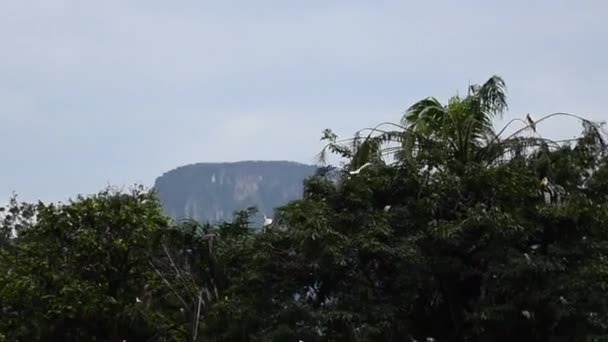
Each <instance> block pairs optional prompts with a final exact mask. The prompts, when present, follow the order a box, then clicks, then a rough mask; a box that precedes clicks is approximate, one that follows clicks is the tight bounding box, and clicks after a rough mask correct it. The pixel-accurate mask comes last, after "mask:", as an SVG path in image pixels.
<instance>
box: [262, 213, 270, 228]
mask: <svg viewBox="0 0 608 342" xmlns="http://www.w3.org/2000/svg"><path fill="white" fill-rule="evenodd" d="M271 224H272V219H271V218H270V217H268V216H266V214H264V223H263V224H262V227H263V228H264V230H266V228H268V227H269V226H270V225H271Z"/></svg>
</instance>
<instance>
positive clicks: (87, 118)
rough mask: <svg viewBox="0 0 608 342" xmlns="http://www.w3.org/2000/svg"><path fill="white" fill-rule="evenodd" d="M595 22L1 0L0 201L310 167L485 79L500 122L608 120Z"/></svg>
mask: <svg viewBox="0 0 608 342" xmlns="http://www.w3.org/2000/svg"><path fill="white" fill-rule="evenodd" d="M607 15H608V2H606V1H605V0H597V1H594V0H579V1H572V0H569V1H563V0H511V1H487V0H486V1H481V0H479V1H474V0H461V1H448V0H444V1H436V0H426V1H406V0H401V1H388V0H386V1H385V0H374V1H371V0H368V1H359V0H348V1H341V0H335V1H332V0H307V1H286V0H282V1H278V0H277V1H271V0H256V1H251V0H239V1H237V0H222V1H219V0H218V1H204V0H192V1H190V0H175V1H160V0H103V1H82V0H53V1H48V0H40V1H35V0H19V1H13V0H0V16H1V20H0V147H1V148H2V150H3V151H2V155H1V156H2V163H1V164H0V165H1V167H0V199H4V198H8V197H9V196H10V194H11V193H12V192H13V191H14V192H16V193H17V194H18V195H19V198H20V199H21V200H26V201H35V200H39V199H40V200H43V201H65V200H66V199H68V198H70V197H74V196H76V195H77V194H90V193H95V192H97V191H98V190H101V189H102V188H104V187H105V186H108V185H116V186H127V187H128V186H130V185H133V184H135V183H140V184H144V185H147V186H152V185H153V182H154V179H155V178H156V177H158V176H160V175H161V174H162V173H164V172H166V171H169V170H170V169H173V168H175V167H177V166H180V165H184V164H190V163H196V162H222V161H237V160H294V161H298V162H303V163H313V162H314V161H315V155H316V154H317V153H318V152H319V151H320V149H321V147H322V143H321V142H320V141H319V138H320V137H321V132H322V130H323V129H325V128H332V129H333V130H334V131H335V132H337V133H338V134H339V135H341V136H349V135H352V134H353V133H354V132H355V131H356V130H358V129H360V128H363V127H369V126H373V125H374V124H376V123H379V122H382V121H387V120H389V121H398V120H399V119H400V117H401V116H402V114H403V112H404V111H405V110H406V109H407V108H408V106H409V105H411V104H412V103H413V102H415V101H416V100H419V99H422V98H424V97H427V96H436V97H438V98H439V99H441V100H446V99H447V98H448V97H449V96H451V95H454V94H457V93H465V92H466V89H467V86H468V85H469V84H471V83H482V82H484V81H485V80H487V79H488V78H489V77H490V76H492V75H494V74H497V75H500V76H502V77H503V78H504V80H505V81H506V83H507V86H508V100H509V104H510V110H509V112H508V113H507V114H506V117H505V118H504V120H506V119H509V118H512V117H521V118H523V117H524V116H525V114H526V113H528V112H529V113H532V116H536V117H539V116H542V115H545V114H548V113H552V112H556V111H565V112H572V113H576V114H580V115H583V116H586V117H587V118H590V119H594V120H605V119H608V114H607V113H606V110H605V106H604V102H605V101H606V92H607V91H608V88H607V85H608V59H607V58H606V54H607V53H608V21H606V20H605V18H606V16H607ZM539 131H540V132H541V133H542V134H543V135H546V136H549V137H554V136H555V137H572V136H573V135H575V134H577V133H578V132H579V131H580V125H579V124H578V123H576V122H573V121H571V120H570V121H568V120H556V121H553V122H549V123H546V124H545V123H543V126H542V127H539Z"/></svg>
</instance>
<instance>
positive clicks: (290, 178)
mask: <svg viewBox="0 0 608 342" xmlns="http://www.w3.org/2000/svg"><path fill="white" fill-rule="evenodd" d="M316 170H317V167H316V166H312V165H305V164H300V163H295V162H289V161H242V162H234V163H198V164H192V165H186V166H181V167H178V168H176V169H174V170H171V171H169V172H166V173H165V174H163V175H162V176H161V177H159V178H158V179H156V182H155V184H154V189H155V190H156V192H157V193H158V196H159V198H160V201H161V203H162V205H163V208H164V210H165V213H166V214H167V215H169V216H170V217H172V218H174V219H177V220H179V219H183V218H192V219H195V220H197V221H201V222H206V221H210V222H218V221H223V220H229V219H231V217H232V213H233V212H234V211H236V210H243V209H246V208H247V207H250V206H256V207H257V208H258V210H259V212H260V213H267V214H268V215H271V214H272V211H273V209H274V208H276V207H278V206H281V205H283V204H285V203H287V202H289V201H291V200H294V199H297V198H300V197H301V196H302V189H303V181H304V179H306V178H307V177H309V176H312V175H313V174H314V173H315V172H316Z"/></svg>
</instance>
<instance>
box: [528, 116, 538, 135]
mask: <svg viewBox="0 0 608 342" xmlns="http://www.w3.org/2000/svg"><path fill="white" fill-rule="evenodd" d="M526 120H527V121H528V125H529V126H530V128H532V130H533V131H534V132H536V122H534V120H532V117H531V116H530V113H528V114H526Z"/></svg>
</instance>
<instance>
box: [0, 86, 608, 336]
mask: <svg viewBox="0 0 608 342" xmlns="http://www.w3.org/2000/svg"><path fill="white" fill-rule="evenodd" d="M503 88H504V86H503V84H502V80H500V79H499V78H492V79H491V80H490V81H488V82H487V83H485V84H484V85H483V86H479V87H477V86H474V87H472V89H471V90H470V92H469V93H468V94H467V96H466V97H460V98H459V97H455V98H452V99H450V101H449V102H448V104H447V105H443V104H441V103H439V102H437V101H436V100H434V99H425V100H423V101H421V102H419V103H417V104H415V105H414V106H413V107H412V108H411V110H410V111H408V112H407V113H406V115H405V117H404V120H403V122H402V123H401V124H399V125H397V124H385V125H382V126H379V128H376V129H372V130H366V131H362V132H361V133H360V134H358V135H357V136H356V137H355V138H354V139H348V140H346V141H344V142H341V141H339V140H338V139H337V137H336V136H335V135H334V134H333V133H332V132H331V131H326V132H325V138H326V139H327V140H328V143H329V144H328V146H327V149H326V150H327V151H330V152H334V153H339V154H341V155H342V156H344V157H345V158H347V160H348V161H349V164H348V166H347V170H351V171H352V170H355V169H358V168H359V167H360V166H362V165H365V164H366V163H370V164H369V165H368V166H367V167H365V168H364V169H362V170H361V172H359V173H358V174H353V175H349V174H348V173H347V172H346V171H344V172H343V173H344V177H343V178H342V179H341V180H340V181H338V182H335V181H333V180H329V179H327V177H325V176H324V175H323V173H321V174H319V175H317V176H315V177H311V178H309V179H307V180H306V182H305V185H304V193H303V198H302V199H300V200H296V201H292V202H290V203H289V204H287V205H285V206H283V207H281V208H279V209H278V210H277V215H276V217H274V219H275V222H274V223H273V225H272V226H270V227H269V228H268V229H266V230H265V232H263V233H260V232H256V231H253V230H252V229H250V228H251V225H249V224H248V219H249V218H248V217H249V215H250V214H252V213H251V212H241V213H239V214H238V215H236V216H235V218H234V220H233V222H231V223H223V224H220V225H218V226H200V225H198V224H196V223H194V222H190V221H186V222H183V223H181V224H179V225H173V224H171V223H169V222H168V220H167V219H166V218H165V217H164V216H163V215H162V211H161V208H160V206H159V204H158V203H157V201H156V200H155V199H154V196H153V195H152V194H148V193H146V192H144V191H142V190H136V191H134V192H132V193H129V194H122V193H113V192H102V193H100V194H99V195H97V196H94V197H91V198H79V199H77V200H75V201H74V202H72V203H68V204H65V205H43V204H38V205H34V206H29V205H21V204H18V203H13V205H11V206H10V208H9V209H7V210H8V214H6V215H5V217H4V221H3V224H2V232H3V234H2V236H3V239H2V246H3V247H2V251H1V252H0V310H1V311H0V312H1V313H2V319H0V331H1V332H2V334H3V336H4V337H3V338H4V339H8V340H20V341H35V340H44V341H47V340H62V341H77V340H78V341H90V340H97V341H121V340H123V339H125V340H127V341H148V340H152V341H154V340H156V341H162V340H174V341H184V340H186V341H195V340H196V341H299V340H302V341H306V342H310V341H411V340H414V339H415V340H417V341H425V340H427V338H431V337H432V338H433V339H434V340H435V341H518V340H522V341H554V340H560V341H562V340H563V341H578V340H584V339H583V338H584V336H585V335H589V334H606V333H607V332H608V331H607V330H608V296H607V295H606V292H607V290H608V260H607V259H606V256H607V253H608V230H607V228H606V227H608V201H607V196H608V155H607V152H608V150H607V147H606V145H605V142H604V139H603V135H602V133H601V127H599V126H598V125H596V124H593V123H591V122H588V121H584V120H582V119H580V118H578V117H574V116H570V115H569V114H559V115H566V116H569V117H571V119H572V120H573V122H576V121H578V122H581V123H582V127H583V130H582V133H581V135H580V137H579V139H577V140H575V141H569V142H555V141H549V140H546V139H543V138H541V137H539V136H538V135H537V134H534V132H533V130H532V129H531V127H528V126H524V125H525V123H523V124H522V123H520V122H519V121H516V122H514V123H515V124H519V125H520V126H519V127H522V129H521V130H519V131H517V129H515V128H514V129H513V130H515V131H516V132H515V133H514V134H510V135H507V134H505V133H500V134H498V133H495V132H494V130H493V129H492V126H491V121H492V118H493V117H494V116H496V115H500V114H501V113H502V111H503V110H504V108H505V107H506V103H505V101H504V90H503ZM548 119H550V117H548ZM535 124H536V125H537V126H540V125H542V119H539V120H537V121H536V122H535ZM383 127H389V128H390V129H389V130H385V129H382V128H383ZM385 154H391V155H393V156H394V162H391V163H386V162H384V161H383V159H382V158H381V157H382V156H383V155H385ZM340 172H342V171H340ZM33 217H35V220H34V219H33ZM13 229H16V231H17V236H16V237H11V234H10V231H11V230H13ZM556 337H562V339H556ZM1 339H2V337H0V340H1Z"/></svg>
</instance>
